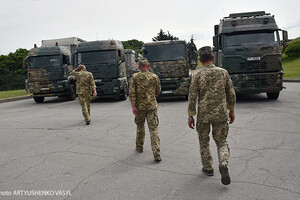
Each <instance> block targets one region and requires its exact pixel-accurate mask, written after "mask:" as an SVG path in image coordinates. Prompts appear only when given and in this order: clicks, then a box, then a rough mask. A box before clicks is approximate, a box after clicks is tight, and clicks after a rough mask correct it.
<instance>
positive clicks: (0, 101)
mask: <svg viewBox="0 0 300 200" xmlns="http://www.w3.org/2000/svg"><path fill="white" fill-rule="evenodd" d="M30 98H32V96H30V95H27V96H20V97H12V98H7V99H0V103H4V102H10V101H18V100H24V99H30Z"/></svg>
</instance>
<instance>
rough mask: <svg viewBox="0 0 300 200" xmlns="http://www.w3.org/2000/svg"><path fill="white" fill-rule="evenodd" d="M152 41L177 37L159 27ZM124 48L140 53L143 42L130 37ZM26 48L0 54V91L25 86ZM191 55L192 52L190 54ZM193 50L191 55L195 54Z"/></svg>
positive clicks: (191, 46)
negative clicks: (24, 60) (24, 61)
mask: <svg viewBox="0 0 300 200" xmlns="http://www.w3.org/2000/svg"><path fill="white" fill-rule="evenodd" d="M152 40H153V41H162V40H178V37H175V36H173V35H172V34H170V33H169V31H167V32H164V31H163V30H162V29H160V31H159V33H157V36H155V37H153V38H152ZM122 43H123V46H124V49H132V50H134V51H137V52H139V53H140V50H141V48H142V46H143V45H144V42H142V41H139V40H136V39H132V40H127V41H122ZM189 46H190V48H191V49H193V50H196V51H197V48H196V46H195V45H194V44H193V40H192V39H191V42H189V43H188V48H189ZM28 51H29V50H27V49H21V48H20V49H17V50H16V52H14V53H9V54H8V55H0V91H3V90H17V89H24V88H25V80H26V78H27V69H26V68H25V69H24V68H23V59H24V58H25V57H26V56H27V54H28ZM191 55H192V54H191ZM195 55H197V54H195V52H194V53H193V56H195Z"/></svg>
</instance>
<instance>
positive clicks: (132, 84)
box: [129, 75, 136, 101]
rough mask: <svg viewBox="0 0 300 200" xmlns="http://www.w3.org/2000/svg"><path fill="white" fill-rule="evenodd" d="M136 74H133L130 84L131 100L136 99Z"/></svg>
mask: <svg viewBox="0 0 300 200" xmlns="http://www.w3.org/2000/svg"><path fill="white" fill-rule="evenodd" d="M134 77H135V76H134V75H132V77H131V81H130V85H129V100H130V101H132V100H133V101H135V99H136V94H135V87H136V83H135V78H134Z"/></svg>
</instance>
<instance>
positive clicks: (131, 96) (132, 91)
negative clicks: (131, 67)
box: [129, 76, 139, 116]
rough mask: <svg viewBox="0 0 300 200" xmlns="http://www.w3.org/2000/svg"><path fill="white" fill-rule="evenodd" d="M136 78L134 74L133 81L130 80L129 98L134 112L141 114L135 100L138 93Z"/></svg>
mask: <svg viewBox="0 0 300 200" xmlns="http://www.w3.org/2000/svg"><path fill="white" fill-rule="evenodd" d="M135 87H136V84H135V80H134V76H132V78H131V81H130V86H129V100H130V102H131V109H132V113H133V114H134V115H135V116H137V115H138V114H139V112H138V110H137V108H136V106H135V100H136V93H135Z"/></svg>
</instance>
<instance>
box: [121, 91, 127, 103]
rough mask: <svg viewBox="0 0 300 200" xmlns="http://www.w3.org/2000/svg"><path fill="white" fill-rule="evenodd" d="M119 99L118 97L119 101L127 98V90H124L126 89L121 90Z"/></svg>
mask: <svg viewBox="0 0 300 200" xmlns="http://www.w3.org/2000/svg"><path fill="white" fill-rule="evenodd" d="M119 99H120V100H121V101H124V100H126V99H127V90H126V89H124V90H123V92H122V93H121V95H120V96H119Z"/></svg>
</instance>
